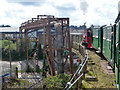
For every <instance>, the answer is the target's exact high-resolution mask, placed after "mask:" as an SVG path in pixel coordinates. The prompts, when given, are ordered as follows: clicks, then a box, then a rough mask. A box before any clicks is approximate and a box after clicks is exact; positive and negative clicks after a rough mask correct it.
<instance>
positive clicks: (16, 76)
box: [16, 67, 18, 78]
mask: <svg viewBox="0 0 120 90" xmlns="http://www.w3.org/2000/svg"><path fill="white" fill-rule="evenodd" d="M16 77H17V78H18V67H16Z"/></svg>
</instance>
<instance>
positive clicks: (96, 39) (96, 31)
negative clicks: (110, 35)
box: [92, 27, 101, 50]
mask: <svg viewBox="0 0 120 90" xmlns="http://www.w3.org/2000/svg"><path fill="white" fill-rule="evenodd" d="M92 32H93V38H92V47H94V48H95V49H98V50H100V45H101V44H100V27H93V28H92Z"/></svg>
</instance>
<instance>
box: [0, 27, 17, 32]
mask: <svg viewBox="0 0 120 90" xmlns="http://www.w3.org/2000/svg"><path fill="white" fill-rule="evenodd" d="M1 32H2V33H15V32H17V33H18V32H19V27H0V33H1Z"/></svg>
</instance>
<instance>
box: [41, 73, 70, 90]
mask: <svg viewBox="0 0 120 90" xmlns="http://www.w3.org/2000/svg"><path fill="white" fill-rule="evenodd" d="M70 78H71V74H59V75H56V76H53V77H52V78H50V77H47V78H45V79H43V82H42V83H43V86H44V85H45V86H46V88H53V89H55V88H57V89H63V88H64V87H65V86H66V83H67V82H68V81H69V80H70Z"/></svg>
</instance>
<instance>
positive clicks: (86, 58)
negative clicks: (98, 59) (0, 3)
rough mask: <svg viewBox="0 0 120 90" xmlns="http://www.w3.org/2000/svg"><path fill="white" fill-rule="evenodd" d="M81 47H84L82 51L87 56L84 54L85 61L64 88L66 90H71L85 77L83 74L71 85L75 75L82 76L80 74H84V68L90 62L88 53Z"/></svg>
mask: <svg viewBox="0 0 120 90" xmlns="http://www.w3.org/2000/svg"><path fill="white" fill-rule="evenodd" d="M80 47H82V48H80V49H82V50H83V52H84V53H85V54H84V55H85V56H84V60H83V62H82V64H79V67H78V69H77V70H76V72H75V73H74V75H73V77H72V78H71V80H70V82H67V84H66V87H65V88H64V90H69V89H70V88H71V87H72V86H73V85H74V84H75V83H76V82H77V81H78V80H79V79H80V78H81V77H82V76H83V73H82V74H81V75H80V76H79V77H78V78H77V79H76V80H75V81H74V82H73V83H71V82H72V80H73V79H74V77H75V75H76V74H77V73H79V74H80V73H81V72H82V70H83V67H84V66H85V65H86V62H87V61H88V54H87V52H86V49H85V48H84V47H83V46H82V45H80Z"/></svg>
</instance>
